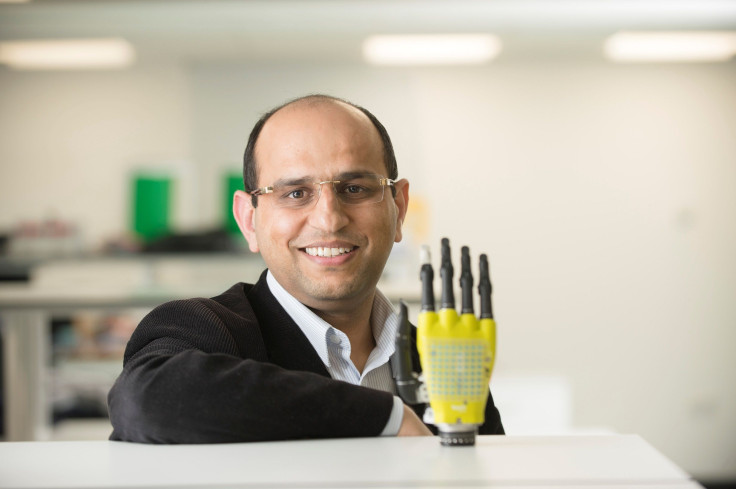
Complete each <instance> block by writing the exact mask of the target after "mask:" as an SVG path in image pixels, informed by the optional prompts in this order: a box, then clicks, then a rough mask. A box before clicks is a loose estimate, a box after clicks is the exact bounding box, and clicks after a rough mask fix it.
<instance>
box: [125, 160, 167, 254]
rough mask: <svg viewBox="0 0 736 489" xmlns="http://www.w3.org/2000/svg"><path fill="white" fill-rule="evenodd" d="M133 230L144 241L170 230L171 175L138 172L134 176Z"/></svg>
mask: <svg viewBox="0 0 736 489" xmlns="http://www.w3.org/2000/svg"><path fill="white" fill-rule="evenodd" d="M132 187H133V188H132V192H133V212H132V223H131V224H132V228H133V232H134V233H135V234H136V235H138V237H139V238H140V239H141V240H143V241H144V242H149V241H152V240H154V239H156V238H158V237H161V236H163V235H165V234H167V233H168V232H169V215H170V210H171V193H172V181H171V177H169V176H163V175H144V174H137V175H134V177H133V182H132Z"/></svg>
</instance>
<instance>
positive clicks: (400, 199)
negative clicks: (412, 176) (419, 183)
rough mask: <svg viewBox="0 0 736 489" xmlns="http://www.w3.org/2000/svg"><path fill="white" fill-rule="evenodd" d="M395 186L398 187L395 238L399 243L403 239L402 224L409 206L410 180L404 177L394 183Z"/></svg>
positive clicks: (395, 201) (395, 200) (395, 198)
mask: <svg viewBox="0 0 736 489" xmlns="http://www.w3.org/2000/svg"><path fill="white" fill-rule="evenodd" d="M394 188H395V189H396V196H395V197H394V203H395V204H396V208H397V209H398V214H397V216H396V238H394V241H395V242H397V243H398V242H399V241H401V239H402V234H401V226H402V225H403V224H404V219H405V218H406V210H407V209H408V207H409V181H408V180H407V179H406V178H402V179H401V180H399V181H398V182H396V183H395V184H394Z"/></svg>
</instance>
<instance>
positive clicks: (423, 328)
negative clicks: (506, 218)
mask: <svg viewBox="0 0 736 489" xmlns="http://www.w3.org/2000/svg"><path fill="white" fill-rule="evenodd" d="M479 268H480V283H479V286H478V291H479V293H480V318H476V316H475V313H474V311H473V290H472V289H473V276H472V274H471V271H470V253H469V251H468V248H467V247H463V248H462V255H461V274H460V287H461V291H462V307H461V311H460V314H458V313H457V311H456V310H455V297H454V292H453V287H452V279H453V266H452V261H451V259H450V244H449V241H448V240H447V239H446V238H445V239H443V240H442V264H441V267H440V276H441V281H442V302H441V304H440V310H439V311H438V312H437V311H435V301H434V291H433V281H434V272H433V269H432V265H431V263H430V254H429V249H428V248H427V247H424V248H423V250H422V268H421V272H420V276H421V280H422V307H421V312H420V314H419V319H418V322H417V349H418V350H419V357H420V362H421V365H422V371H423V373H422V375H421V376H419V375H417V374H416V373H415V372H414V371H413V366H412V362H411V355H410V353H409V352H410V350H409V348H410V345H411V325H410V324H409V321H408V317H407V316H408V314H407V307H406V304H405V303H403V301H402V303H401V311H400V319H399V330H398V332H397V336H396V353H395V354H394V357H393V358H392V367H393V371H394V377H395V378H396V384H397V389H398V391H399V395H400V396H401V397H402V399H404V401H405V402H407V403H409V404H418V403H422V402H429V404H430V406H429V407H428V408H427V411H426V412H425V422H428V423H432V424H434V425H436V426H437V428H438V430H439V433H440V440H441V442H442V444H443V445H472V444H474V443H475V435H476V433H477V429H478V426H480V425H481V424H483V422H484V414H485V406H486V402H487V400H488V392H489V391H488V384H489V382H490V378H491V372H492V370H493V363H494V360H495V356H496V355H495V350H496V324H495V321H494V320H493V311H492V307H491V282H490V277H489V273H488V260H487V258H486V256H485V255H481V256H480V266H479Z"/></svg>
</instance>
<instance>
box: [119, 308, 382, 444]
mask: <svg viewBox="0 0 736 489" xmlns="http://www.w3.org/2000/svg"><path fill="white" fill-rule="evenodd" d="M218 306H219V304H217V303H215V302H214V301H211V300H208V299H193V300H187V301H175V302H170V303H167V304H164V305H163V306H159V307H158V308H156V309H154V310H153V311H152V312H151V313H150V314H149V315H148V316H146V317H145V318H144V320H143V321H142V322H141V323H140V325H139V326H138V328H137V329H136V331H135V332H134V333H133V336H132V337H131V339H130V341H129V343H128V346H127V348H126V353H125V358H124V365H123V372H122V373H121V375H120V376H119V378H118V379H117V381H116V382H115V384H114V385H113V387H112V389H111V391H110V393H109V395H108V406H109V413H110V421H111V423H112V425H113V433H112V435H111V439H113V440H125V441H133V442H144V443H224V442H244V441H268V440H286V439H301V438H337V437H360V436H376V435H378V434H380V433H381V431H382V430H383V428H384V427H385V425H386V423H387V421H388V418H389V416H390V413H391V409H392V406H393V396H392V395H391V394H390V393H386V392H382V391H378V390H374V389H369V388H366V387H361V386H355V385H351V384H349V383H346V382H341V381H337V380H333V379H331V378H329V377H325V376H323V375H320V374H317V373H313V372H309V371H297V370H287V369H284V368H281V367H279V366H277V365H275V364H273V363H270V362H269V361H268V358H267V354H266V351H265V348H264V347H263V344H262V341H261V342H260V343H259V342H258V338H259V334H258V333H257V330H258V324H257V322H256V321H255V318H253V319H252V320H251V321H250V323H249V322H248V319H247V318H245V319H243V318H241V320H243V321H245V323H246V324H243V325H242V327H245V328H246V330H248V329H249V328H250V330H251V333H252V334H251V340H252V341H251V342H250V343H249V344H248V346H247V347H243V339H242V337H241V338H234V336H233V334H232V325H231V324H229V323H230V322H231V321H230V320H223V318H224V316H225V315H226V314H227V311H225V310H219V309H218Z"/></svg>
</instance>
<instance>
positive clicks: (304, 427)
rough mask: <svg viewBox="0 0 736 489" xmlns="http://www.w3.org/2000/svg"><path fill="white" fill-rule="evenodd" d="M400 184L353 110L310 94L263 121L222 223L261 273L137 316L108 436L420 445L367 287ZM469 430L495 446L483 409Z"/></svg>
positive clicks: (398, 206)
mask: <svg viewBox="0 0 736 489" xmlns="http://www.w3.org/2000/svg"><path fill="white" fill-rule="evenodd" d="M397 174H398V170H397V166H396V159H395V157H394V153H393V148H392V146H391V140H390V138H389V136H388V134H387V132H386V130H385V128H384V127H383V126H382V125H381V123H380V122H379V121H378V120H377V119H376V118H375V117H374V116H373V115H372V114H371V113H370V112H368V111H367V110H365V109H363V108H361V107H358V106H355V105H353V104H351V103H348V102H346V101H343V100H340V99H336V98H333V97H328V96H323V95H312V96H307V97H303V98H300V99H297V100H294V101H291V102H289V103H287V104H285V105H283V106H281V107H278V108H276V109H274V110H272V111H271V112H269V113H267V114H266V115H264V116H263V117H262V118H261V119H260V120H259V121H258V122H257V123H256V125H255V127H254V128H253V131H252V132H251V135H250V138H249V140H248V145H247V147H246V151H245V157H244V178H245V188H246V189H247V192H238V193H236V195H235V199H234V205H233V211H234V214H235V218H236V221H237V222H238V224H239V226H240V229H241V231H242V233H243V235H244V236H245V238H246V239H247V240H248V243H249V247H250V249H251V251H253V252H258V253H260V254H261V255H262V257H263V259H264V261H265V263H266V265H267V267H268V269H267V270H266V271H264V273H263V274H262V275H261V278H260V279H259V280H258V282H256V283H255V284H252V285H251V284H244V283H239V284H236V285H235V286H233V287H232V288H230V289H229V290H228V291H226V292H225V293H223V294H222V295H220V296H218V297H215V298H212V299H191V300H186V301H175V302H171V303H167V304H164V305H162V306H159V307H158V308H156V309H155V310H154V311H152V312H151V313H150V314H149V315H148V316H147V317H146V318H144V320H143V321H142V322H141V324H140V325H139V326H138V328H137V329H136V331H135V333H134V334H133V336H132V337H131V340H130V342H129V344H128V347H127V349H126V353H125V360H124V369H123V373H122V374H121V375H120V377H119V378H118V380H117V382H116V383H115V385H114V386H113V388H112V390H111V391H110V395H109V408H110V419H111V421H112V424H113V428H114V431H113V434H112V436H111V438H112V439H115V440H128V441H139V442H149V443H216V442H236V441H260V440H282V439H298V438H330V437H348V436H377V435H387V436H392V435H399V436H401V435H430V434H431V432H430V430H429V429H428V428H427V426H425V425H424V424H423V423H422V421H421V420H420V418H419V416H420V415H421V413H422V411H423V407H421V406H415V407H414V409H412V408H410V407H408V406H406V405H404V404H403V403H402V402H401V400H400V399H399V398H398V397H396V395H395V393H396V388H395V385H394V382H393V378H392V375H391V367H390V362H389V359H390V356H391V354H392V353H393V346H394V345H393V341H394V335H395V331H396V324H397V317H396V314H395V313H394V312H393V309H392V307H391V304H390V303H389V301H388V300H387V299H386V297H385V296H383V294H381V292H380V291H379V290H378V289H377V288H376V284H377V283H378V280H379V278H380V276H381V273H382V271H383V268H384V266H385V265H386V261H387V259H388V256H389V254H390V252H391V248H392V246H393V243H394V242H398V241H400V240H401V227H402V224H403V221H404V217H405V215H406V210H407V205H408V200H409V183H408V181H406V180H405V179H401V180H398V175H397ZM413 356H414V363H415V365H418V364H419V362H418V358H417V354H416V350H415V351H414V352H413ZM480 432H481V433H484V434H495V433H498V434H500V433H503V427H502V425H501V421H500V418H499V415H498V411H497V410H496V408H495V406H494V405H493V399H492V397H489V401H488V406H487V409H486V423H485V424H484V425H483V426H482V427H481V428H480Z"/></svg>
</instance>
